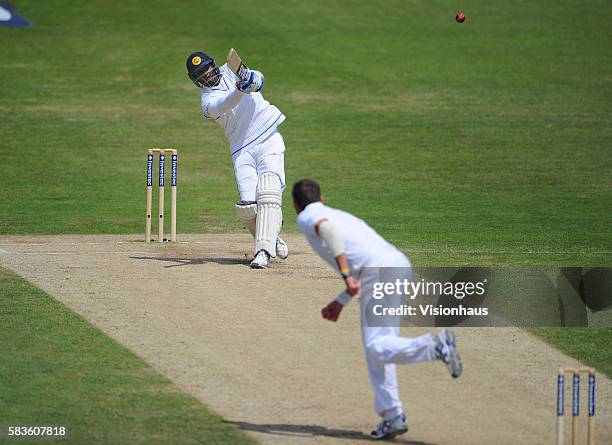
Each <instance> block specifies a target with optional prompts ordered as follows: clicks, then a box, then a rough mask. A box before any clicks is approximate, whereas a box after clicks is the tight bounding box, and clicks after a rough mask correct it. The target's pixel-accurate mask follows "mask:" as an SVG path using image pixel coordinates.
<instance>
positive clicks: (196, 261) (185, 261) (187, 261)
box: [130, 256, 251, 268]
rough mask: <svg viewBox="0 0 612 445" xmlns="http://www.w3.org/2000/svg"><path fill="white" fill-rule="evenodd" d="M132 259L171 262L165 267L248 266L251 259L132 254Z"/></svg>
mask: <svg viewBox="0 0 612 445" xmlns="http://www.w3.org/2000/svg"><path fill="white" fill-rule="evenodd" d="M130 259H132V260H153V261H162V262H168V263H175V264H170V265H168V266H164V267H167V268H168V267H180V266H197V265H201V264H211V263H212V264H226V265H232V264H243V265H245V266H248V265H249V264H250V263H251V260H250V259H248V258H173V257H153V256H131V257H130Z"/></svg>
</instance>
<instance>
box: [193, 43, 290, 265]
mask: <svg viewBox="0 0 612 445" xmlns="http://www.w3.org/2000/svg"><path fill="white" fill-rule="evenodd" d="M187 73H188V75H189V78H190V79H191V80H192V82H193V83H194V84H195V85H196V86H197V87H198V88H200V90H201V91H200V92H201V106H202V113H203V115H204V117H205V118H206V119H212V120H214V121H215V122H217V123H218V124H219V125H220V126H221V127H222V128H223V130H224V131H225V136H226V137H227V139H228V141H229V148H230V153H231V156H232V163H233V165H234V173H235V176H236V183H237V185H238V193H239V194H240V202H238V203H237V204H236V213H237V214H238V218H239V219H240V221H242V223H243V224H244V226H245V227H246V228H247V229H248V231H249V232H250V233H251V235H252V236H253V238H254V244H255V247H254V252H253V253H254V258H253V261H251V267H252V268H255V269H264V268H266V267H268V264H269V261H270V258H273V257H279V258H281V259H285V258H287V256H288V255H289V249H288V247H287V244H286V243H285V242H284V241H283V240H282V239H281V238H280V237H279V234H280V231H281V227H282V223H283V214H282V207H281V206H282V193H283V191H284V190H285V144H284V141H283V137H282V136H281V134H280V133H279V132H278V129H277V127H278V126H279V125H280V124H281V123H282V122H283V121H284V120H285V116H284V115H283V113H281V112H280V110H279V109H278V108H276V107H275V106H274V105H272V104H270V102H268V101H267V100H265V99H264V97H263V96H262V94H261V89H262V88H263V85H264V76H263V74H262V73H261V72H259V71H256V70H248V72H247V73H246V76H245V77H246V80H243V79H241V78H239V77H238V76H237V75H236V74H235V73H234V72H233V71H232V70H230V69H229V67H228V66H227V64H224V65H222V66H217V65H216V64H215V61H214V59H213V58H212V57H210V56H208V55H207V54H205V53H203V52H195V53H193V54H191V55H190V56H189V57H188V58H187Z"/></svg>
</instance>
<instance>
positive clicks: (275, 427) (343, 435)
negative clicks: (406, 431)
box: [224, 420, 435, 445]
mask: <svg viewBox="0 0 612 445" xmlns="http://www.w3.org/2000/svg"><path fill="white" fill-rule="evenodd" d="M224 422H225V423H231V424H232V425H236V426H237V427H238V428H240V429H243V430H246V431H256V432H258V433H266V434H276V435H279V436H325V437H335V438H338V439H351V440H363V441H367V442H370V441H372V442H374V440H373V439H372V438H371V437H370V436H369V435H368V434H363V433H362V432H361V431H353V430H342V429H337V428H326V427H324V426H318V425H293V424H269V423H264V424H256V423H249V422H239V421H229V420H224ZM377 442H378V441H377ZM385 442H391V443H403V444H407V445H435V444H433V443H426V442H421V441H411V440H407V438H405V437H402V436H398V437H397V438H396V439H394V440H391V441H385Z"/></svg>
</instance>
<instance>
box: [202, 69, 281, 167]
mask: <svg viewBox="0 0 612 445" xmlns="http://www.w3.org/2000/svg"><path fill="white" fill-rule="evenodd" d="M219 70H220V72H221V81H220V82H219V85H217V86H216V87H212V88H208V87H204V88H202V91H201V94H202V112H203V114H204V117H206V118H209V119H215V120H216V122H217V123H218V124H219V125H221V127H222V128H223V130H224V131H225V136H226V137H227V139H228V141H229V143H230V151H231V153H232V155H234V154H236V153H238V152H239V151H240V150H242V149H243V148H246V147H248V146H250V145H252V144H257V143H259V142H261V141H264V140H265V139H266V138H268V137H269V136H270V135H272V134H273V133H274V132H275V131H276V127H278V126H279V125H280V124H281V123H282V122H283V121H284V120H285V115H284V114H283V113H281V112H280V110H279V109H278V108H276V107H275V106H274V105H272V104H271V103H270V102H268V101H267V100H265V99H264V97H263V96H262V95H261V93H249V94H246V93H238V94H239V95H240V96H241V97H240V98H239V101H238V104H237V105H236V106H235V107H233V108H231V109H230V110H228V111H227V112H225V113H224V114H222V115H221V116H218V117H217V116H211V113H210V111H209V108H211V109H213V108H214V107H216V106H218V105H219V104H220V102H222V101H225V100H226V99H227V98H228V96H230V95H231V94H232V93H233V92H234V91H236V82H238V81H239V80H240V79H239V78H238V76H237V75H236V74H234V72H232V70H230V69H229V68H228V66H227V64H225V65H223V66H221V67H219Z"/></svg>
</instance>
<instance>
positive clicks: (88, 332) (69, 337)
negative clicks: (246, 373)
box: [0, 268, 256, 445]
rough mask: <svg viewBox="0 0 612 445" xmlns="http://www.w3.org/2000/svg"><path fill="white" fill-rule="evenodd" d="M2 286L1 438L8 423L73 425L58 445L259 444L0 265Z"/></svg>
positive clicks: (13, 440) (21, 441) (0, 340)
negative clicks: (61, 444)
mask: <svg viewBox="0 0 612 445" xmlns="http://www.w3.org/2000/svg"><path fill="white" fill-rule="evenodd" d="M0 289H1V290H2V298H0V320H2V327H1V329H0V388H1V389H2V390H1V391H0V442H3V439H7V436H6V434H7V431H8V426H41V425H55V426H64V427H65V428H66V430H67V436H66V437H67V440H60V441H59V442H61V443H75V444H87V443H89V444H93V443H95V444H113V445H116V444H128V443H129V444H152V443H156V444H181V445H183V444H210V445H234V444H237V443H240V444H255V443H256V442H255V440H253V439H251V438H250V437H247V436H246V435H245V434H244V433H242V432H241V431H239V430H237V429H236V428H235V427H234V426H232V425H230V424H228V423H224V422H223V420H222V419H221V418H220V417H219V416H217V415H215V414H212V413H211V412H210V411H209V410H208V409H207V408H206V407H205V406H204V405H202V404H201V403H200V402H199V401H198V400H196V399H194V398H193V397H191V396H187V395H185V394H184V393H182V392H181V391H180V390H179V389H178V388H177V387H176V386H174V384H172V383H171V382H170V381H168V380H167V379H166V378H164V377H162V376H160V375H159V374H158V373H157V372H156V371H155V370H153V369H152V368H151V367H150V366H149V365H148V364H146V363H145V362H144V361H143V360H142V359H140V358H138V357H136V356H135V355H134V354H133V353H131V352H130V351H128V350H127V349H125V348H124V347H123V346H121V345H119V344H118V343H116V342H115V341H114V340H112V339H110V338H109V337H107V336H106V335H105V334H102V333H101V332H100V331H99V330H98V329H97V328H94V327H93V326H92V325H90V324H89V323H88V322H87V321H85V320H83V319H82V318H81V317H79V316H78V315H75V314H74V313H73V312H71V311H70V310H68V309H66V308H65V307H64V306H62V305H61V304H59V303H58V302H56V301H55V300H54V299H52V298H51V297H49V296H48V295H47V294H45V293H44V292H43V291H41V290H39V289H36V288H34V287H32V286H31V285H30V284H28V283H27V282H26V281H25V280H23V279H21V278H19V277H17V276H16V275H14V274H13V273H11V272H8V271H7V270H5V269H2V268H0ZM48 441H49V440H47V439H41V438H37V439H32V440H27V439H24V438H19V440H17V438H11V440H9V442H11V443H13V442H14V443H19V444H26V443H46V442H48ZM53 442H55V441H53Z"/></svg>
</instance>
